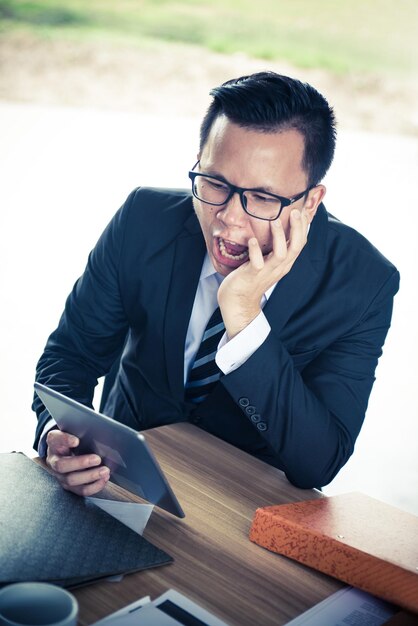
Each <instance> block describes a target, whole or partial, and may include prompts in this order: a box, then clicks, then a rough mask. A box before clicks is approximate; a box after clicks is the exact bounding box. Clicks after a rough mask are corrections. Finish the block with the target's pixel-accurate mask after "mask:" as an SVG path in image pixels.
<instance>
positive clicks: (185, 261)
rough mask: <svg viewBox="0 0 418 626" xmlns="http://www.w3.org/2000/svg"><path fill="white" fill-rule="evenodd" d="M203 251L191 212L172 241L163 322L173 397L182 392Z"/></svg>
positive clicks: (199, 234) (202, 242)
mask: <svg viewBox="0 0 418 626" xmlns="http://www.w3.org/2000/svg"><path fill="white" fill-rule="evenodd" d="M205 252H206V246H205V241H204V239H203V236H202V233H201V230H200V226H199V224H198V222H197V219H196V217H195V215H192V216H191V217H190V218H189V220H188V221H187V223H186V230H185V231H184V232H183V233H182V234H181V235H180V237H179V238H178V239H177V241H176V243H175V250H174V257H173V265H172V271H171V279H170V286H169V295H168V301H167V309H166V316H165V323H164V344H165V356H166V363H167V376H168V381H169V386H170V390H171V393H172V394H173V396H174V397H179V396H180V397H182V396H183V393H184V346H185V341H186V334H187V328H188V325H189V321H190V316H191V313H192V308H193V302H194V298H195V295H196V289H197V284H198V281H199V277H200V273H201V270H202V264H203V259H204V256H205Z"/></svg>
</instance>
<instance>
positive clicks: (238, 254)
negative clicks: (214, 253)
mask: <svg viewBox="0 0 418 626" xmlns="http://www.w3.org/2000/svg"><path fill="white" fill-rule="evenodd" d="M218 246H219V250H220V252H221V255H222V256H223V257H225V258H226V259H230V260H231V261H245V260H246V259H248V246H242V245H240V244H238V243H234V242H233V241H228V240H227V239H222V237H218Z"/></svg>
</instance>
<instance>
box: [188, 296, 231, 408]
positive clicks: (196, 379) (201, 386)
mask: <svg viewBox="0 0 418 626" xmlns="http://www.w3.org/2000/svg"><path fill="white" fill-rule="evenodd" d="M224 332H225V326H224V323H223V320H222V315H221V311H220V309H219V307H218V308H217V309H215V311H214V312H213V314H212V317H211V318H210V320H209V321H208V323H207V325H206V329H205V332H204V333H203V337H202V342H201V344H200V346H199V350H198V351H197V354H196V357H195V360H194V363H193V366H192V368H191V370H190V372H189V378H188V380H187V383H186V394H185V396H186V400H189V401H191V402H194V403H196V404H198V403H199V402H202V400H204V399H205V398H206V396H207V395H208V394H209V393H210V392H211V391H212V389H213V387H214V386H215V385H216V383H217V382H218V380H219V378H220V376H221V370H220V369H219V367H218V366H217V365H216V363H215V356H216V349H217V347H218V343H219V342H220V340H221V337H222V335H223V334H224Z"/></svg>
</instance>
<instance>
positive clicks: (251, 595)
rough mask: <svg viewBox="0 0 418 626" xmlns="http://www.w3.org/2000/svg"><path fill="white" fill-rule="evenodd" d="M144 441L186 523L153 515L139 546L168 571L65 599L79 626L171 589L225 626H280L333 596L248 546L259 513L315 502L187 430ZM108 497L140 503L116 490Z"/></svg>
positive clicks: (297, 568)
mask: <svg viewBox="0 0 418 626" xmlns="http://www.w3.org/2000/svg"><path fill="white" fill-rule="evenodd" d="M144 435H145V438H146V440H147V441H148V443H149V444H150V446H151V448H152V450H153V452H154V454H155V456H156V457H157V459H158V461H159V463H160V464H161V466H162V468H163V470H164V472H165V473H166V475H167V478H168V480H169V482H170V484H171V486H172V488H173V490H174V492H175V493H176V495H177V497H178V499H179V501H180V503H181V505H182V507H183V509H184V511H185V513H186V517H185V519H178V518H176V517H174V516H172V515H170V514H169V513H166V512H164V511H162V510H160V509H157V508H155V510H154V512H153V514H152V516H151V519H150V521H149V522H148V525H147V528H146V530H145V532H144V537H146V538H147V539H148V540H149V541H151V542H152V543H154V544H155V545H156V546H158V547H160V548H162V549H163V550H166V551H167V552H168V553H169V554H171V555H172V556H173V557H174V563H173V564H171V565H167V566H163V567H158V568H155V569H152V570H147V571H142V572H137V573H134V574H130V575H128V576H126V577H125V578H124V579H123V581H122V582H119V583H111V582H101V583H96V584H94V585H90V586H87V587H83V588H79V589H76V590H74V594H75V595H76V597H77V599H78V601H79V604H80V624H82V625H83V626H84V625H87V624H92V623H93V622H94V621H96V620H98V619H100V618H102V617H104V616H106V615H108V614H109V613H111V612H113V611H115V610H117V609H120V608H122V607H123V606H125V605H126V604H128V603H130V602H133V601H134V600H136V599H138V598H140V597H142V596H144V595H150V596H151V598H155V597H157V596H158V595H160V594H161V593H162V592H164V591H166V590H167V589H169V588H174V589H176V590H178V591H180V592H182V593H184V594H185V595H187V596H188V597H189V598H191V599H192V600H194V601H196V602H197V603H199V604H200V605H201V606H202V607H204V608H206V609H208V610H209V611H211V612H213V613H214V614H215V615H217V616H218V617H219V618H221V619H223V620H225V621H226V622H227V623H228V624H230V625H231V626H232V625H236V626H247V625H248V626H250V625H251V626H254V625H262V626H269V625H273V624H274V625H275V626H279V625H280V624H285V623H286V622H287V621H289V620H290V619H293V618H294V617H296V616H297V615H299V614H300V613H302V612H303V611H305V610H307V609H308V608H310V607H312V606H313V605H314V604H316V603H317V602H320V601H321V600H323V599H324V598H326V597H327V596H329V595H330V594H331V593H333V592H334V591H337V590H338V589H340V588H341V587H342V584H340V583H339V582H337V581H335V580H333V579H332V578H329V577H327V576H325V575H323V574H320V573H319V572H315V571H313V570H311V569H309V568H307V567H305V566H303V565H300V564H298V563H295V562H293V561H291V560H290V559H287V558H285V557H282V556H279V555H277V554H273V553H271V552H269V551H267V550H264V549H263V548H260V547H259V546H257V545H255V544H253V543H251V542H250V540H249V538H248V534H249V530H250V527H251V522H252V519H253V516H254V513H255V510H256V509H257V508H258V507H260V506H268V505H272V504H281V503H285V502H295V501H301V500H308V499H312V498H316V497H317V498H321V497H322V495H321V493H320V492H318V491H315V490H301V489H297V488H295V487H293V486H292V485H291V484H290V483H289V482H288V481H287V479H286V478H285V476H284V474H283V473H282V472H280V471H279V470H277V469H275V468H273V467H271V466H269V465H266V464H265V463H263V462H261V461H259V460H258V459H255V458H254V457H251V456H250V455H248V454H246V453H245V452H242V451H241V450H238V449H237V448H235V447H232V446H230V445H229V444H227V443H225V442H224V441H222V440H220V439H217V438H215V437H213V436H212V435H209V434H208V433H206V432H204V431H202V430H200V429H198V428H197V427H195V426H192V425H191V424H185V423H182V424H175V425H172V426H163V427H161V428H156V429H153V430H150V431H146V432H145V433H144ZM108 493H112V497H116V498H118V499H122V500H123V499H127V500H131V501H140V500H139V498H136V497H135V496H132V495H131V494H127V492H124V490H122V489H120V488H118V487H113V489H112V488H111V489H110V491H109V492H108ZM103 549H106V547H105V546H104V547H103Z"/></svg>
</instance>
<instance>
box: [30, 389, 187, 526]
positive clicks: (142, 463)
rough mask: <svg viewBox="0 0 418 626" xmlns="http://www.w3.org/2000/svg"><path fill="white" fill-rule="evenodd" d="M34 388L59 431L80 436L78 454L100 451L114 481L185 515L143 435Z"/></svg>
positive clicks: (144, 497) (150, 500)
mask: <svg viewBox="0 0 418 626" xmlns="http://www.w3.org/2000/svg"><path fill="white" fill-rule="evenodd" d="M35 391H36V393H37V394H38V396H39V397H40V398H41V400H42V402H43V404H44V405H45V406H46V408H47V409H48V411H49V413H50V414H51V415H52V417H53V418H54V420H55V421H56V423H57V425H58V427H59V429H60V430H63V431H65V432H67V433H70V434H71V435H75V436H76V437H78V438H79V439H80V445H79V446H78V447H77V448H75V449H74V452H75V454H89V453H95V454H98V455H99V456H100V457H101V458H102V461H103V464H104V465H106V467H108V468H109V469H110V478H111V480H112V481H113V482H114V483H116V484H117V485H120V486H121V487H124V488H125V489H127V490H128V491H131V492H132V493H135V494H137V495H138V496H140V497H141V498H143V499H144V500H148V502H151V503H152V504H155V505H156V506H159V507H161V508H162V509H165V510H166V511H169V513H172V514H173V515H177V516H178V517H184V512H183V509H182V508H181V506H180V504H179V502H178V500H177V498H176V496H175V495H174V492H173V490H172V489H171V487H170V485H169V483H168V481H167V479H166V477H165V475H164V473H163V471H162V469H161V467H160V466H159V464H158V461H157V460H156V458H155V456H154V455H153V453H152V451H151V449H150V448H149V447H148V445H147V442H146V441H145V438H144V436H143V435H142V434H141V433H139V432H137V431H136V430H134V429H133V428H129V426H125V424H121V423H120V422H117V421H116V420H114V419H111V418H110V417H106V416H105V415H102V414H101V413H97V412H96V411H94V410H93V409H90V408H89V407H86V406H84V405H83V404H80V403H79V402H77V401H76V400H72V399H71V398H67V396H64V395H62V394H61V393H59V392H58V391H55V390H54V389H50V388H49V387H46V386H45V385H42V384H41V383H35Z"/></svg>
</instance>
